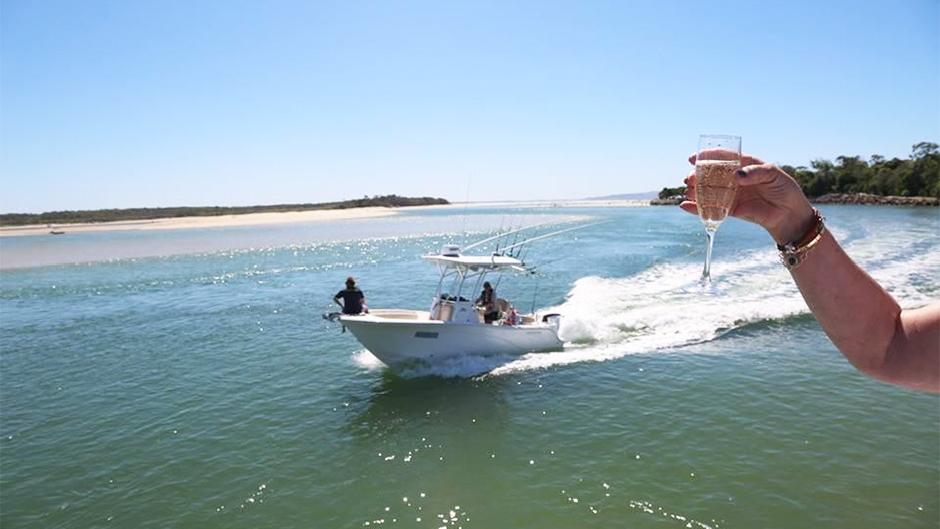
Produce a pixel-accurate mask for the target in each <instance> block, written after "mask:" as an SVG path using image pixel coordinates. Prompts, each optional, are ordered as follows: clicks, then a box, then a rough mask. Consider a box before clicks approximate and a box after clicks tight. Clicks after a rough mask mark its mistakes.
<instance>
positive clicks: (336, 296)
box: [333, 292, 346, 309]
mask: <svg viewBox="0 0 940 529" xmlns="http://www.w3.org/2000/svg"><path fill="white" fill-rule="evenodd" d="M341 296H342V292H340V293H337V294H336V295H335V296H333V303H336V304H337V305H339V307H340V308H341V309H345V308H346V306H345V305H343V304H342V303H340V302H339V299H340V297H341Z"/></svg>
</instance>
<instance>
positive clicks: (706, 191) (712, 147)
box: [695, 135, 741, 281]
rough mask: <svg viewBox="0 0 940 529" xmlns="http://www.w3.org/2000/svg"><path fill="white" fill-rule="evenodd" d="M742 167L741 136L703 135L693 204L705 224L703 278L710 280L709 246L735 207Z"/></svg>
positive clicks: (699, 144) (710, 250) (710, 254)
mask: <svg viewBox="0 0 940 529" xmlns="http://www.w3.org/2000/svg"><path fill="white" fill-rule="evenodd" d="M740 168H741V137H740V136H724V135H702V136H699V139H698V151H696V155H695V203H696V204H697V205H698V215H699V217H701V219H702V223H703V224H705V239H706V245H707V246H706V247H705V268H704V270H702V280H703V281H710V280H711V266H712V247H713V246H714V245H715V233H716V232H717V231H718V226H720V225H721V222H722V221H723V220H725V217H727V216H728V213H729V212H730V211H731V207H732V206H734V195H735V193H736V192H737V190H738V181H737V177H735V175H734V173H735V171H737V170H738V169H740Z"/></svg>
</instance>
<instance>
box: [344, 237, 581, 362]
mask: <svg viewBox="0 0 940 529" xmlns="http://www.w3.org/2000/svg"><path fill="white" fill-rule="evenodd" d="M533 227H534V226H533ZM582 227H586V226H578V227H575V228H569V229H565V230H561V231H558V232H554V233H550V234H546V235H543V236H540V237H535V238H532V239H528V240H526V241H523V242H520V243H514V244H511V245H508V246H506V247H504V248H503V251H502V252H496V253H493V254H492V255H465V254H463V253H461V248H460V247H458V246H454V245H447V246H444V248H443V249H442V250H441V252H440V254H432V255H425V256H424V257H423V258H424V259H425V260H427V261H429V262H431V263H433V264H435V265H437V268H438V272H439V273H440V281H438V284H437V290H436V292H435V293H434V298H433V300H432V302H431V306H430V310H427V311H421V310H407V309H373V310H370V311H369V312H368V313H366V314H359V315H342V316H340V317H339V320H340V321H341V322H342V324H343V325H344V326H346V328H348V329H349V330H350V331H351V332H352V333H353V335H354V336H355V337H356V338H357V339H358V340H359V341H360V342H361V343H362V345H364V346H365V347H366V349H368V350H369V352H371V353H372V354H373V355H374V356H375V357H376V358H378V359H379V360H381V361H382V362H383V363H384V364H386V365H388V366H390V367H392V368H399V367H405V366H409V365H415V364H419V365H420V364H432V363H434V362H437V361H440V360H442V359H448V358H454V357H460V356H464V355H478V356H487V355H522V354H525V353H531V352H542V351H558V350H561V349H562V346H563V342H562V340H561V338H559V336H558V327H559V325H560V323H561V315H559V314H539V313H534V312H533V313H531V314H525V315H519V314H518V313H517V312H516V311H515V310H514V309H513V308H511V304H510V303H509V302H508V301H506V300H503V299H499V300H497V304H498V305H499V306H500V307H501V309H502V310H501V314H502V315H501V317H500V319H498V320H497V321H494V322H492V323H486V322H484V317H483V313H482V308H480V307H477V306H475V304H474V301H473V300H472V299H471V298H473V297H474V296H475V294H476V293H477V292H479V291H480V289H481V285H482V284H483V282H484V279H485V278H486V277H487V276H488V275H491V274H503V273H505V272H520V273H526V272H529V271H530V269H529V268H527V267H526V265H525V263H524V262H523V261H522V259H520V257H519V255H520V252H519V249H520V248H522V247H523V246H524V245H525V244H527V243H528V242H531V241H534V240H536V239H542V238H544V237H548V236H553V235H557V234H559V233H562V232H565V231H570V230H572V229H580V228H582ZM522 229H526V228H522ZM522 229H519V230H514V231H511V232H508V233H504V234H500V235H498V236H496V237H491V238H489V239H484V240H483V241H479V242H477V243H474V244H471V245H470V246H467V247H466V249H470V248H473V247H476V246H479V245H481V244H483V243H486V242H490V241H492V240H495V239H497V238H500V237H506V236H508V235H509V234H514V233H516V232H518V231H521V230H522ZM445 287H449V290H448V291H445V290H444V288H445Z"/></svg>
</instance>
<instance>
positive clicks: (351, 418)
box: [0, 206, 940, 529]
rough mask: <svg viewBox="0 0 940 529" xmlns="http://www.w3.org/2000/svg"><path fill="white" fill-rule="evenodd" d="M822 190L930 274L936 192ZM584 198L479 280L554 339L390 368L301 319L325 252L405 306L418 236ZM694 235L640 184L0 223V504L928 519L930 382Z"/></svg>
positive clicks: (449, 521)
mask: <svg viewBox="0 0 940 529" xmlns="http://www.w3.org/2000/svg"><path fill="white" fill-rule="evenodd" d="M824 214H825V215H826V216H827V217H828V219H829V225H830V227H831V228H832V229H833V231H834V233H836V235H837V237H838V238H839V239H840V241H842V243H843V245H844V246H845V248H846V249H847V251H848V252H849V253H850V255H852V256H853V257H854V258H856V259H857V260H858V261H859V262H860V263H861V264H862V265H863V266H864V267H865V268H866V269H867V270H868V271H869V272H870V273H871V274H872V275H873V276H874V277H875V278H877V279H878V280H879V281H880V282H882V283H883V284H884V285H885V286H886V287H887V288H888V289H889V290H890V291H891V292H892V293H893V294H895V295H896V296H897V297H898V298H899V299H900V300H901V301H902V304H903V305H905V306H918V305H923V304H926V303H928V302H930V301H931V300H936V299H938V298H940V217H938V212H937V211H936V210H931V209H910V208H890V207H853V206H826V207H825V209H824ZM585 219H596V220H602V221H605V222H603V223H600V224H597V225H594V226H591V227H589V228H586V229H584V230H581V231H575V232H570V233H568V234H564V235H561V236H559V237H558V238H555V239H549V240H546V241H543V242H541V243H536V244H535V245H533V247H532V249H531V252H530V253H529V255H528V256H527V261H529V262H530V263H532V264H535V265H537V266H539V271H540V273H539V274H538V275H536V276H534V277H528V278H522V277H511V276H507V277H505V278H504V279H503V280H502V282H501V283H500V286H499V293H500V295H502V296H504V297H508V298H510V299H511V300H513V302H514V303H515V304H516V306H520V307H523V308H525V309H529V308H532V307H535V308H536V309H538V310H553V311H557V312H560V313H562V314H563V315H564V320H563V324H562V334H563V337H564V338H565V340H566V342H567V345H566V348H565V350H564V351H562V352H557V353H548V354H532V355H526V356H523V357H515V358H513V357H505V358H498V357H497V358H465V359H462V360H459V361H454V362H451V363H448V364H443V365H436V366H432V367H424V368H420V369H414V370H412V371H410V372H405V373H392V372H390V371H389V370H387V369H386V368H384V367H383V366H382V365H381V363H380V362H378V361H377V360H376V359H375V358H374V357H372V355H370V354H369V353H368V351H365V350H363V348H362V347H361V346H360V345H359V344H358V343H357V342H356V341H355V339H354V338H353V337H352V335H351V334H348V333H347V334H342V333H340V332H339V329H338V328H337V327H336V326H335V325H331V324H329V323H328V322H326V321H324V320H322V318H321V317H320V315H321V313H323V312H326V311H329V310H332V309H331V308H330V303H329V298H330V297H331V296H332V295H333V294H334V293H335V292H336V291H337V290H339V289H340V288H341V287H342V283H343V279H344V278H345V277H346V276H347V275H355V276H356V277H357V278H358V279H359V282H360V286H361V287H362V288H363V290H364V291H365V292H366V295H367V298H368V301H369V304H370V306H372V307H405V308H417V309H424V308H426V306H427V305H428V304H429V301H430V296H431V295H432V293H433V289H434V286H435V284H436V276H435V271H434V269H433V267H431V266H430V265H428V264H426V263H424V262H422V261H421V260H420V259H419V257H420V255H422V254H424V253H427V252H431V251H437V250H438V249H439V248H440V247H441V245H442V244H444V243H448V242H457V243H461V242H466V241H469V240H473V239H479V238H483V237H486V236H487V235H489V234H491V233H492V232H493V230H496V229H498V228H499V227H500V226H508V225H519V224H531V223H536V222H547V221H554V222H559V223H563V222H571V221H584V220H585ZM703 253H704V239H703V236H702V233H701V224H700V223H699V221H698V220H697V219H696V218H695V217H692V216H690V215H687V214H684V213H682V212H680V211H678V210H677V209H675V208H645V207H636V208H581V209H573V208H546V209H535V208H519V209H511V208H510V209H507V208H492V209H487V208H474V209H472V210H470V211H461V210H455V209H437V210H433V209H432V210H414V211H405V212H404V213H402V214H401V215H398V216H395V217H388V218H379V219H369V220H365V221H337V222H331V223H307V224H296V225H284V226H268V227H259V228H237V229H234V228H233V229H208V230H189V231H180V232H139V233H120V234H115V233H111V234H107V233H97V234H92V233H87V234H67V235H64V236H59V237H28V238H17V239H3V240H0V267H3V270H2V272H0V526H2V527H4V528H18V527H30V528H32V527H43V528H86V527H128V528H147V527H161V528H162V527H193V528H196V527H198V528H207V527H220V528H223V527H224V528H240V527H246V528H247V527H252V528H254V527H277V528H289V527H310V528H321V527H327V528H360V527H376V526H380V527H402V528H439V527H447V528H458V527H462V528H466V529H470V528H493V527H537V528H569V527H631V528H654V527H655V528H670V527H674V528H677V529H678V528H699V529H702V528H714V529H717V528H729V529H730V528H755V527H775V528H791V527H792V528H805V527H828V528H842V527H844V528H853V529H857V528H873V529H874V528H878V529H881V528H887V527H898V528H920V527H924V528H927V527H938V526H940V398H938V396H936V395H927V394H920V393H915V392H911V391H907V390H904V389H900V388H896V387H893V386H889V385H885V384H882V383H879V382H877V381H874V380H871V379H869V378H867V377H865V376H863V375H861V374H859V373H858V372H856V371H855V370H854V369H853V368H852V367H851V366H850V365H849V364H848V363H847V362H846V361H845V360H844V359H843V357H842V356H841V355H840V354H839V353H838V351H837V350H835V349H834V348H833V346H832V345H831V344H830V342H829V341H828V340H827V339H826V337H825V335H824V334H823V332H822V331H821V329H820V328H819V326H818V324H817V323H816V322H815V320H814V319H813V318H812V316H811V315H809V314H808V312H807V309H806V306H805V304H804V303H803V301H802V299H801V298H800V297H799V293H798V292H797V290H796V288H795V287H794V286H793V284H792V282H791V281H790V280H789V277H788V275H787V273H786V271H785V270H783V268H782V267H781V266H780V265H779V264H778V263H777V261H776V257H775V252H774V250H773V247H772V244H771V242H770V239H769V237H768V236H767V235H766V234H764V233H763V232H761V231H760V230H759V229H758V228H756V227H754V226H751V225H748V224H746V223H744V222H741V221H737V220H730V221H728V222H726V223H725V224H724V225H723V226H722V228H721V230H720V231H719V233H718V238H717V244H716V250H715V253H716V260H715V263H714V265H713V274H714V276H715V282H714V285H713V286H712V287H711V288H703V287H702V286H701V285H700V284H699V283H698V277H699V275H700V273H701V264H702V263H701V261H702V258H703ZM96 259H103V260H96ZM72 261H80V262H79V263H77V264H74V263H73V264H68V263H70V262H72ZM31 264H42V265H45V266H30V265H31ZM846 310H851V307H847V308H846Z"/></svg>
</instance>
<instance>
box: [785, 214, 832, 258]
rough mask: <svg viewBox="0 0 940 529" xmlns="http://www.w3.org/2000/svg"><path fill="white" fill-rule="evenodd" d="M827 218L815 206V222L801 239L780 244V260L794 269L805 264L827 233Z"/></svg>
mask: <svg viewBox="0 0 940 529" xmlns="http://www.w3.org/2000/svg"><path fill="white" fill-rule="evenodd" d="M824 220H825V219H824V218H823V216H822V214H820V213H819V210H818V209H816V208H813V224H812V226H810V228H809V229H808V230H806V233H804V234H803V236H802V237H800V238H799V239H797V240H795V241H793V242H788V243H786V244H778V245H777V250H779V251H780V260H781V261H782V262H783V266H785V267H786V268H787V270H793V269H795V268H797V267H799V266H800V265H801V264H803V261H804V260H806V256H807V255H808V254H809V252H810V250H812V249H813V248H814V247H815V246H816V245H817V244H819V241H821V240H822V237H823V234H825V233H826V224H825V223H824V222H823V221H824Z"/></svg>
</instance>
